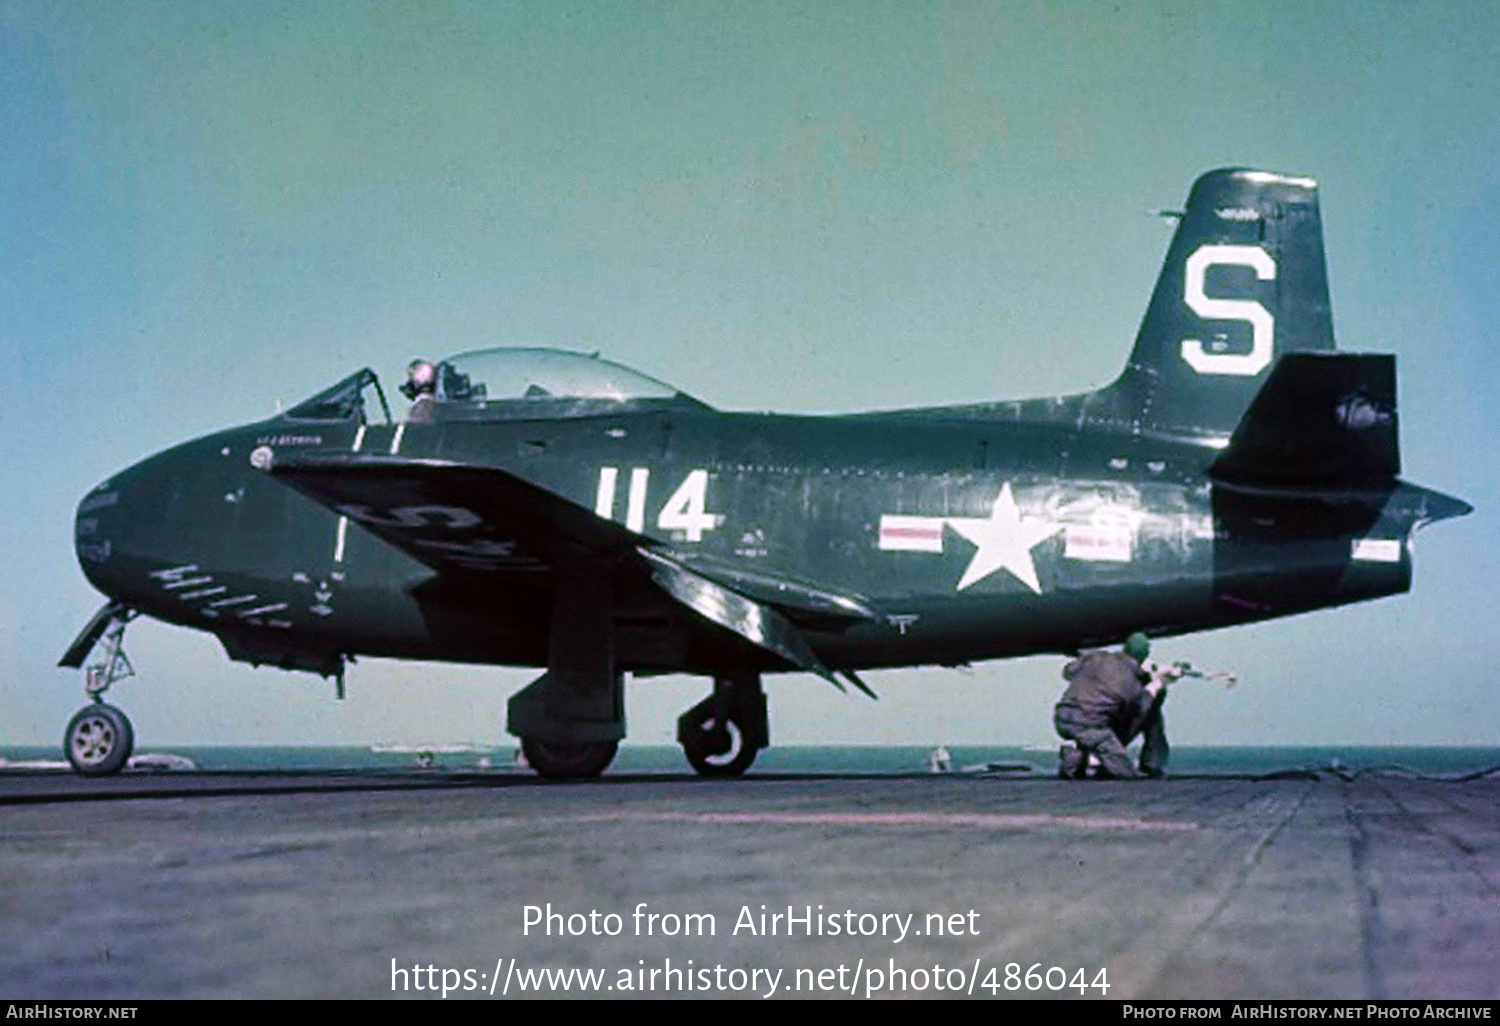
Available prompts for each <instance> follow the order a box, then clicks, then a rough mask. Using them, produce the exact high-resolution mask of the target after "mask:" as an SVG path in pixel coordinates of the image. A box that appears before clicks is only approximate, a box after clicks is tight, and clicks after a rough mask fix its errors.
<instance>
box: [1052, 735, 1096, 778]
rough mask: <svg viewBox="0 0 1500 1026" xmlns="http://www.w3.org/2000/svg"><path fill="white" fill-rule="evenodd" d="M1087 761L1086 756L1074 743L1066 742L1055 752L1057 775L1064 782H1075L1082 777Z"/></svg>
mask: <svg viewBox="0 0 1500 1026" xmlns="http://www.w3.org/2000/svg"><path fill="white" fill-rule="evenodd" d="M1087 760H1088V755H1087V754H1086V753H1085V752H1084V750H1083V749H1082V748H1079V747H1078V743H1077V742H1076V741H1066V742H1064V743H1063V745H1062V747H1061V748H1059V749H1058V750H1057V775H1058V776H1059V777H1061V778H1062V779H1064V780H1077V779H1079V778H1080V777H1082V776H1083V768H1084V766H1085V765H1086V764H1087Z"/></svg>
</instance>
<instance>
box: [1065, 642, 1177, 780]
mask: <svg viewBox="0 0 1500 1026" xmlns="http://www.w3.org/2000/svg"><path fill="white" fill-rule="evenodd" d="M1150 652H1151V642H1150V640H1149V639H1148V638H1147V637H1146V636H1145V635H1144V634H1139V633H1137V634H1132V635H1131V636H1130V637H1129V638H1127V639H1126V640H1125V647H1124V651H1122V652H1107V651H1104V650H1102V649H1101V650H1098V651H1095V652H1085V653H1084V654H1083V655H1081V656H1079V657H1078V658H1077V659H1075V660H1073V661H1072V662H1071V663H1069V664H1068V665H1067V667H1066V668H1065V669H1064V670H1063V676H1064V677H1065V678H1067V680H1068V690H1067V691H1066V692H1065V693H1064V694H1063V696H1062V699H1061V700H1060V701H1058V703H1057V708H1056V709H1055V710H1054V712H1053V717H1052V721H1053V723H1054V724H1055V725H1056V727H1057V732H1058V733H1059V734H1060V735H1062V736H1063V737H1064V738H1066V739H1068V740H1070V741H1073V742H1076V747H1074V746H1068V745H1064V746H1063V750H1062V754H1061V760H1060V765H1059V767H1058V773H1059V775H1060V776H1062V777H1065V778H1068V779H1077V778H1081V777H1083V775H1084V773H1085V772H1086V771H1087V769H1088V765H1089V756H1090V755H1093V756H1096V757H1097V758H1098V760H1099V763H1100V771H1099V775H1100V776H1110V777H1139V776H1147V777H1159V776H1161V775H1162V773H1163V772H1164V771H1165V770H1166V768H1167V754H1168V747H1167V728H1166V723H1165V721H1164V720H1163V718H1162V711H1161V710H1162V704H1163V703H1164V702H1165V701H1166V698H1167V688H1166V685H1167V680H1168V679H1169V678H1171V677H1172V676H1174V670H1175V667H1168V668H1166V669H1163V670H1158V671H1157V672H1156V673H1152V672H1149V671H1148V670H1147V669H1146V656H1148V655H1149V654H1150ZM1138 734H1144V735H1145V741H1144V744H1143V745H1142V747H1141V764H1140V768H1139V769H1137V768H1136V767H1135V766H1133V765H1131V762H1130V756H1129V755H1128V754H1126V751H1125V746H1126V745H1128V744H1129V743H1130V742H1131V741H1132V740H1134V739H1135V737H1136V735H1138Z"/></svg>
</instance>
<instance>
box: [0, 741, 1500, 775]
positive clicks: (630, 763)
mask: <svg viewBox="0 0 1500 1026" xmlns="http://www.w3.org/2000/svg"><path fill="white" fill-rule="evenodd" d="M516 752H517V748H516V746H515V744H513V743H506V744H499V745H496V746H494V747H493V748H478V747H465V746H453V747H452V748H448V749H436V750H432V751H426V752H424V751H421V750H418V749H415V748H402V749H399V750H392V749H390V748H378V747H352V746H346V747H275V746H219V747H200V746H195V745H158V746H146V747H142V748H140V749H138V750H137V752H136V754H137V755H138V756H139V755H144V754H148V753H155V754H170V755H177V756H184V757H186V758H188V759H191V760H192V761H193V762H194V763H195V764H196V765H197V767H198V768H199V769H202V770H232V771H241V772H246V771H249V772H255V771H259V772H320V771H321V772H328V771H333V770H358V771H372V770H407V769H414V768H427V769H437V770H447V771H449V772H473V771H479V772H484V771H500V770H506V769H509V768H512V767H513V766H514V763H515V756H516ZM930 752H931V749H929V748H926V747H922V746H840V745H807V746H797V745H792V746H785V747H773V748H768V749H766V750H765V751H764V752H762V753H761V754H760V757H759V758H758V759H756V761H755V765H754V767H753V768H752V769H751V773H757V772H759V773H848V774H866V773H868V774H899V773H922V772H925V771H926V768H927V761H928V756H929V754H930ZM949 753H950V755H951V757H952V766H953V768H954V769H955V770H963V769H966V768H967V769H970V770H973V769H977V768H979V767H983V766H987V765H989V764H991V763H999V764H1002V765H1003V766H1005V767H1006V769H1007V770H1011V771H1021V772H1024V770H1023V769H1022V768H1023V767H1030V769H1031V772H1033V773H1036V774H1041V775H1050V774H1051V773H1053V772H1054V771H1055V769H1056V766H1057V749H1055V748H1048V749H1045V750H1044V749H1035V748H1015V747H1005V746H998V745H997V746H993V747H988V746H963V745H958V746H954V747H952V748H950V749H949ZM61 759H63V753H62V751H61V749H60V748H56V747H33V746H0V760H3V761H0V768H4V766H5V765H6V764H7V763H11V764H13V763H17V762H32V763H36V762H52V763H56V762H58V761H59V760H61ZM1335 766H1336V767H1338V768H1340V769H1342V770H1343V771H1345V772H1353V771H1359V770H1378V769H1381V768H1389V767H1403V768H1405V769H1408V770H1411V771H1413V772H1416V773H1422V774H1433V775H1450V774H1461V773H1469V772H1475V771H1478V770H1482V769H1487V768H1490V767H1496V766H1500V748H1494V747H1483V748H1476V747H1469V748H1459V747H1451V748H1450V747H1435V746H1428V747H1351V746H1325V747H1282V746H1270V747H1174V748H1173V749H1172V760H1171V764H1170V766H1169V767H1168V771H1169V773H1170V774H1173V775H1182V776H1197V775H1217V774H1224V775H1235V776H1261V775H1267V774H1275V773H1283V772H1292V771H1296V770H1319V771H1327V770H1330V769H1332V768H1334V767H1335ZM610 772H612V773H653V772H666V773H686V772H690V770H689V767H688V765H687V762H686V760H684V758H683V756H682V751H681V749H679V748H676V747H674V746H669V745H625V746H622V747H621V749H620V752H619V755H618V756H616V758H615V761H614V763H613V765H612V766H611V767H610Z"/></svg>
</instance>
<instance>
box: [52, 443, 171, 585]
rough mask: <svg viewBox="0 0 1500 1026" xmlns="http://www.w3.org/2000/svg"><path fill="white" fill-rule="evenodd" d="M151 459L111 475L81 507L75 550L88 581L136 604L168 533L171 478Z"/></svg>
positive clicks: (76, 522) (76, 519)
mask: <svg viewBox="0 0 1500 1026" xmlns="http://www.w3.org/2000/svg"><path fill="white" fill-rule="evenodd" d="M160 464H161V457H160V456H153V457H151V458H149V459H146V460H143V461H141V462H140V463H137V464H135V465H134V466H132V467H128V468H126V469H125V470H122V471H120V472H119V473H117V474H114V475H112V476H111V477H110V478H109V479H108V480H106V481H104V482H103V483H101V484H99V485H98V486H96V487H95V488H94V489H92V490H91V491H90V492H89V493H88V494H87V495H85V496H84V497H83V498H82V500H80V501H79V503H78V512H77V514H76V516H75V517H74V521H73V549H74V552H75V553H76V554H77V556H78V565H79V566H80V567H81V568H82V569H83V573H84V576H85V577H87V578H88V579H89V582H90V583H91V584H93V585H94V587H96V588H98V589H99V590H100V591H102V592H103V593H104V594H105V595H107V596H109V597H110V598H112V599H117V600H120V601H123V602H129V603H131V604H132V605H135V604H137V603H138V602H139V601H140V599H141V598H143V597H144V596H143V595H142V590H143V586H142V581H143V579H144V575H145V574H146V573H147V572H148V571H149V570H151V569H154V568H155V566H156V565H159V563H160V561H161V559H162V558H163V557H162V552H161V550H162V549H163V548H164V547H166V543H167V541H168V538H167V537H166V535H167V534H168V533H169V526H170V525H169V524H168V521H169V520H170V516H169V509H170V506H171V491H172V484H171V475H170V474H168V473H166V472H165V468H164V467H162V466H161V465H160Z"/></svg>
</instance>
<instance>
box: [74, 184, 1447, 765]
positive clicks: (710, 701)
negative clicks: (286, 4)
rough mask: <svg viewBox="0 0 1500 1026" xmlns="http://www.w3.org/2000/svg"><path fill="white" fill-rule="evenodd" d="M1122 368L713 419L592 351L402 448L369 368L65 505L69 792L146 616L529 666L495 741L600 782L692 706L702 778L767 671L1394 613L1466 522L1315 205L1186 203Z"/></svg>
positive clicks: (445, 403) (426, 419)
mask: <svg viewBox="0 0 1500 1026" xmlns="http://www.w3.org/2000/svg"><path fill="white" fill-rule="evenodd" d="M1174 216H1176V217H1178V218H1179V221H1178V225H1177V228H1176V231H1175V234H1174V236H1173V239H1172V241H1171V243H1170V246H1169V248H1168V251H1167V255H1166V259H1165V264H1164V266H1163V268H1162V271H1161V273H1160V277H1159V279H1158V281H1157V284H1156V287H1155V291H1154V292H1153V294H1152V296H1151V299H1150V303H1149V305H1148V307H1147V310H1146V313H1145V317H1144V320H1143V321H1142V323H1141V327H1140V331H1139V334H1138V336H1137V338H1136V341H1135V347H1134V350H1133V351H1132V353H1131V355H1130V358H1129V361H1128V363H1127V364H1126V366H1125V369H1124V370H1123V372H1122V373H1121V374H1120V376H1119V377H1118V378H1117V379H1116V380H1115V381H1113V382H1112V383H1110V384H1108V385H1106V386H1105V387H1103V388H1100V389H1097V390H1095V391H1091V392H1086V393H1082V394H1078V395H1070V396H1063V397H1058V398H1045V399H1032V400H1021V401H1013V402H996V403H989V404H980V405H967V406H951V407H943V408H936V409H910V410H899V411H895V412H881V413H868V414H859V415H849V416H816V417H815V416H788V415H779V414H763V413H738V412H725V411H721V410H717V409H714V408H712V407H710V406H708V405H706V404H704V403H702V402H700V401H698V400H697V399H694V398H692V397H691V396H688V395H685V394H684V393H682V392H680V391H678V390H677V389H675V388H673V387H671V386H670V385H666V384H664V383H662V382H660V381H657V380H655V379H653V378H650V377H647V376H645V375H643V374H639V373H637V372H635V371H632V370H629V369H627V368H625V367H622V366H619V365H617V364H614V363H611V362H609V361H607V360H603V359H599V358H597V357H594V356H587V355H583V354H578V353H570V352H562V351H557V350H549V349H514V348H512V349H489V350H482V351H477V352H469V353H464V354H462V355H459V356H454V357H452V358H450V359H447V360H444V361H442V362H441V363H440V364H438V382H437V393H436V400H437V401H436V402H435V403H429V404H428V406H429V413H428V414H427V415H424V416H423V417H422V418H420V419H418V418H409V419H407V418H393V417H392V416H391V414H390V410H389V406H388V404H387V402H386V399H385V395H384V392H383V390H382V388H381V385H380V382H379V380H378V379H377V377H376V375H375V374H374V372H372V371H371V370H369V369H365V370H360V371H358V372H356V373H354V374H351V375H350V376H349V377H347V378H345V379H344V380H343V381H340V382H338V383H337V384H335V385H333V386H332V387H330V388H328V389H327V390H325V391H323V392H320V393H318V394H317V395H315V396H313V397H312V398H310V399H308V400H307V401H305V402H302V403H300V404H298V405H296V406H293V407H292V408H290V409H288V410H286V411H285V412H283V413H281V414H279V415H277V416H275V417H273V418H271V419H269V420H265V421H261V422H258V423H254V424H249V425H245V426H242V427H235V428H230V429H228V430H224V431H220V432H216V433H214V434H211V435H208V436H206V437H203V438H198V439H195V440H192V441H189V442H185V443H183V444H181V445H178V446H176V447H175V448H172V449H169V450H167V451H165V452H162V453H159V454H157V455H155V456H151V457H150V458H148V459H145V460H144V461H142V462H140V463H138V464H136V465H135V466H132V467H130V468H129V469H126V470H122V471H120V472H119V473H117V474H114V475H113V476H112V477H110V478H109V479H108V480H107V481H105V482H104V483H102V484H100V485H99V486H98V487H97V488H95V489H93V490H92V491H91V492H89V493H88V495H87V496H85V498H84V499H83V500H82V502H81V504H80V505H79V508H78V513H77V523H76V547H77V554H78V558H79V561H80V564H81V566H82V568H83V572H84V574H85V575H86V576H87V578H88V579H89V581H90V582H92V584H93V585H94V586H95V587H96V588H98V589H99V590H100V591H101V592H103V593H104V594H105V595H106V596H107V597H108V602H107V603H106V604H105V606H104V607H103V608H102V609H101V610H100V611H99V612H98V614H96V615H95V617H94V618H93V620H92V621H91V622H90V623H89V624H88V625H87V626H86V627H85V628H84V630H83V631H82V632H81V633H80V634H79V636H78V638H77V639H76V640H75V641H74V642H73V644H72V645H71V646H70V647H69V649H68V651H67V653H66V655H65V656H64V657H63V659H62V665H63V666H68V667H75V668H77V667H82V666H83V664H84V663H85V661H86V660H87V659H88V656H89V654H90V653H91V652H92V651H93V650H94V648H95V647H96V646H98V645H99V642H100V641H101V639H103V641H104V644H103V646H102V649H101V652H102V655H101V657H100V658H99V660H98V661H97V662H96V663H95V664H94V665H92V666H91V667H90V668H89V670H88V671H87V673H86V678H85V688H86V691H87V692H88V694H89V695H90V696H91V697H92V698H93V699H94V700H93V701H92V702H91V703H90V704H88V705H87V706H86V707H85V708H84V709H82V710H81V711H80V712H79V713H78V715H77V716H75V717H74V718H73V720H72V722H71V723H70V724H69V725H68V727H67V731H66V735H65V741H64V745H65V748H66V751H67V755H68V758H69V760H70V761H71V762H72V764H73V766H74V767H75V768H76V769H77V770H78V772H80V773H84V774H92V775H101V774H108V773H113V772H116V771H118V770H119V769H120V768H121V767H122V766H123V765H124V764H125V762H126V759H127V758H128V756H129V754H130V751H131V747H132V743H133V742H132V729H131V726H130V722H129V720H128V719H127V718H126V717H125V715H124V713H122V712H121V711H120V710H118V709H116V708H115V707H113V706H111V705H108V704H105V703H104V702H103V700H102V695H103V692H104V690H105V689H106V688H108V686H109V685H110V684H111V683H112V682H114V681H115V680H117V679H118V678H119V677H121V676H123V675H125V674H127V673H129V672H131V671H130V665H129V662H128V661H127V660H126V659H125V656H124V650H123V637H124V632H125V627H126V624H128V623H129V621H130V620H131V618H132V617H134V616H136V615H138V614H145V615H148V616H153V617H156V618H157V619H160V620H164V621H166V622H168V623H173V624H180V625H183V626H187V627H192V628H196V629H198V630H203V631H208V632H210V633H212V634H214V635H216V636H217V637H218V638H219V640H220V641H221V642H222V643H223V646H224V649H225V651H226V652H227V654H228V656H229V658H231V659H234V660H240V661H245V662H249V663H251V664H254V665H271V666H278V667H282V668H284V669H290V670H303V671H311V672H313V673H318V674H323V675H325V676H328V677H333V678H336V679H337V681H338V689H339V693H340V695H342V690H343V673H344V667H345V664H346V663H347V662H348V661H349V660H351V659H353V658H355V657H356V656H378V657H385V658H397V659H426V660H447V661H454V662H465V663H483V664H495V665H505V666H522V667H526V666H529V667H537V668H539V669H541V670H542V671H543V672H542V673H541V675H540V676H538V677H537V679H536V680H535V681H533V682H532V683H531V684H530V685H528V686H527V687H526V688H525V689H524V690H522V691H520V692H519V693H517V694H516V695H514V696H513V697H512V698H511V699H510V702H509V705H508V708H507V724H506V726H507V729H508V730H509V731H510V733H512V734H514V735H516V736H517V737H519V739H520V743H521V747H522V750H523V752H524V753H525V755H526V757H527V759H528V761H529V762H530V764H531V765H532V766H533V767H535V769H536V770H537V771H538V772H540V773H541V774H543V775H544V776H549V777H587V776H592V775H595V774H598V773H600V772H601V771H602V770H603V769H604V768H605V767H606V766H607V765H608V764H609V762H610V760H611V759H612V758H613V756H614V754H615V750H616V746H617V744H618V743H619V741H620V740H621V739H622V738H623V737H624V736H625V719H624V702H623V688H624V681H625V678H626V675H627V674H628V675H630V676H631V677H632V678H633V679H639V678H646V677H650V676H653V675H660V674H695V675H701V676H703V677H705V678H709V679H710V680H712V682H713V685H712V688H711V690H710V693H709V695H708V696H707V697H706V698H705V699H704V700H703V701H701V702H699V703H698V704H697V705H695V706H693V708H691V709H689V710H687V711H686V712H685V713H683V715H682V716H681V718H680V719H679V721H678V737H679V740H680V742H681V743H682V746H683V748H684V751H685V753H686V756H687V759H688V761H689V762H690V763H691V764H692V765H693V767H694V768H695V769H697V770H698V771H699V772H700V773H703V774H706V775H719V776H729V775H735V774H739V773H742V772H744V771H745V769H746V768H747V767H749V765H750V764H751V762H752V761H753V760H754V758H755V756H756V753H757V752H758V751H759V750H760V749H762V748H764V747H766V746H767V745H768V744H769V742H770V737H769V729H768V725H767V716H766V696H765V692H764V690H763V687H762V677H763V676H764V675H765V674H771V673H785V672H796V671H800V672H806V673H811V674H816V675H817V676H819V677H822V678H824V679H826V680H828V681H829V682H831V683H833V684H834V685H835V686H838V687H839V688H840V689H841V690H842V689H843V688H844V686H845V682H847V683H848V684H851V685H853V686H854V687H856V688H859V689H861V690H865V691H868V688H867V687H866V686H865V684H864V682H863V680H862V679H861V677H860V676H859V674H860V671H863V670H867V669H875V668H881V667H901V666H919V665H929V664H943V665H956V664H964V663H972V662H976V661H979V660H986V659H1001V658H1006V657H1011V656H1021V655H1027V654H1031V653H1047V652H1053V653H1071V652H1076V651H1078V650H1079V649H1080V648H1083V647H1087V646H1096V645H1103V644H1107V643H1112V642H1116V641H1118V640H1120V639H1122V638H1123V637H1125V636H1126V635H1127V634H1129V633H1131V632H1133V631H1137V630H1141V631H1145V632H1147V633H1149V634H1152V635H1156V636H1162V635H1176V634H1182V633H1186V632H1191V631H1201V630H1207V629H1212V628H1216V627H1224V626H1229V625H1232V624H1243V623H1247V622H1251V621H1257V620H1265V619H1269V618H1272V617H1280V616H1286V615H1289V614H1294V613H1300V612H1304V611H1308V610H1313V609H1321V608H1326V607H1331V606H1339V605H1343V604H1346V603H1352V602H1358V601H1362V600H1366V599H1373V598H1377V597H1380V596H1385V595H1392V594H1396V593H1400V592H1404V591H1406V590H1407V589H1408V588H1409V586H1410V582H1411V573H1412V569H1411V567H1412V551H1411V544H1410V541H1411V536H1412V533H1413V531H1414V530H1416V529H1417V528H1418V527H1420V526H1422V525H1424V524H1426V523H1429V522H1432V521H1436V520H1441V519H1444V518H1447V517H1454V516H1460V515H1463V514H1465V513H1467V512H1469V510H1470V507H1469V505H1468V504H1466V503H1464V502H1462V501H1460V500H1458V499H1454V498H1451V497H1449V496H1446V495H1442V494H1440V493H1438V492H1435V491H1431V490H1428V489H1426V488H1422V487H1418V486H1416V485H1413V484H1408V483H1406V482H1404V481H1402V480H1400V478H1399V476H1398V475H1399V472H1400V463H1399V457H1398V446H1397V424H1396V379H1395V364H1394V358H1393V357H1391V356H1389V355H1365V354H1351V353H1340V352H1336V351H1335V349H1334V338H1333V324H1332V317H1331V313H1330V309H1329V299H1328V282H1327V272H1326V268H1325V262H1324V254H1323V240H1322V227H1321V221H1320V213H1319V205H1318V194H1317V185H1316V183H1315V182H1313V181H1312V180H1310V179H1307V178H1301V177H1294V176H1289V175H1282V174H1272V173H1268V172H1264V171H1255V170H1246V169H1222V170H1217V171H1211V172H1209V173H1207V174H1205V175H1203V176H1202V177H1201V178H1199V179H1198V181H1197V182H1196V183H1195V184H1194V185H1193V187H1192V190H1191V193H1190V195H1189V197H1188V201H1187V205H1186V208H1185V209H1184V210H1183V211H1181V212H1180V213H1177V214H1176V215H1174Z"/></svg>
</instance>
